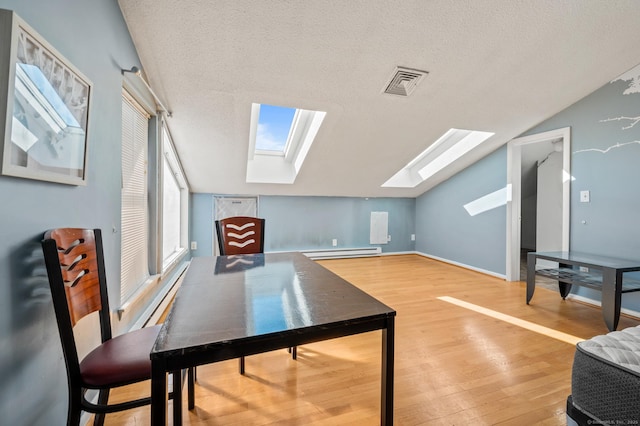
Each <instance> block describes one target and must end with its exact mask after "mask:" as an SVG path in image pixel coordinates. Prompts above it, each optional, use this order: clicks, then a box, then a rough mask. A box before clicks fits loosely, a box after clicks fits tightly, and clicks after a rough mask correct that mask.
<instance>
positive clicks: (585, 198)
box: [580, 191, 591, 203]
mask: <svg viewBox="0 0 640 426" xmlns="http://www.w3.org/2000/svg"><path fill="white" fill-rule="evenodd" d="M589 201H591V194H589V191H580V202H581V203H588V202H589Z"/></svg>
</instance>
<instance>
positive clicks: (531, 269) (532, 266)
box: [527, 252, 536, 305]
mask: <svg viewBox="0 0 640 426" xmlns="http://www.w3.org/2000/svg"><path fill="white" fill-rule="evenodd" d="M535 290H536V255H535V253H533V252H532V253H527V305H528V304H529V302H530V301H531V298H532V297H533V292H534V291H535Z"/></svg>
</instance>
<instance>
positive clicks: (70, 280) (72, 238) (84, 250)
mask: <svg viewBox="0 0 640 426" xmlns="http://www.w3.org/2000/svg"><path fill="white" fill-rule="evenodd" d="M45 239H53V240H55V242H56V247H57V250H58V259H59V262H60V272H61V275H62V280H63V282H64V286H65V293H66V295H67V305H68V309H69V315H70V317H71V323H72V325H75V324H77V323H78V321H80V320H81V319H82V318H83V317H84V316H86V315H88V314H90V313H92V312H95V311H99V310H100V309H101V308H102V299H101V296H100V276H99V272H98V262H97V249H96V240H95V237H94V232H93V231H92V230H88V229H78V228H60V229H54V230H51V231H48V232H47V233H46V234H45Z"/></svg>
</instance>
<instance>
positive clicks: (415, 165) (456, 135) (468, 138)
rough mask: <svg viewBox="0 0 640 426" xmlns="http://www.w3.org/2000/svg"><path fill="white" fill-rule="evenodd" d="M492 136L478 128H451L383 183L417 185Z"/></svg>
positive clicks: (388, 184)
mask: <svg viewBox="0 0 640 426" xmlns="http://www.w3.org/2000/svg"><path fill="white" fill-rule="evenodd" d="M493 135H494V133H491V132H480V131H477V130H461V129H449V130H448V131H447V132H446V133H445V134H444V135H442V136H440V138H439V139H438V140H437V141H435V142H434V143H433V144H431V145H430V146H429V147H428V148H427V149H425V150H424V151H422V153H421V154H420V155H418V156H417V157H416V158H414V159H413V160H411V161H410V162H409V164H407V165H406V166H404V167H403V168H402V169H400V171H398V173H396V174H395V175H393V176H392V177H391V179H389V180H388V181H386V182H385V183H383V184H382V186H383V187H390V188H414V187H416V186H417V185H419V184H420V183H422V182H424V181H425V180H427V179H429V178H430V177H431V176H433V175H435V174H436V173H438V172H439V171H440V170H442V169H444V168H445V167H447V166H448V165H449V164H451V163H453V162H454V161H456V160H457V159H458V158H460V157H462V156H463V155H465V154H466V153H468V152H469V151H471V150H472V149H474V148H475V147H477V146H478V145H480V144H481V143H482V142H484V141H485V140H487V139H489V138H490V137H491V136H493Z"/></svg>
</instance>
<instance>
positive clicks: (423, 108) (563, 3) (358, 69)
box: [119, 0, 640, 197]
mask: <svg viewBox="0 0 640 426" xmlns="http://www.w3.org/2000/svg"><path fill="white" fill-rule="evenodd" d="M119 4H120V7H121V9H122V12H123V16H124V18H125V20H126V22H127V25H128V27H129V30H130V32H131V36H132V39H133V42H134V44H135V46H136V48H137V50H138V54H139V57H140V61H141V64H131V66H133V65H136V66H140V67H141V68H142V69H143V71H144V75H145V77H146V79H147V80H148V82H149V84H150V85H151V87H152V88H153V90H154V92H155V93H156V94H157V96H158V97H159V98H160V99H161V100H162V102H163V103H164V104H165V105H166V106H167V108H168V109H169V110H171V111H172V117H170V118H168V125H169V129H170V132H171V134H172V136H173V139H174V142H175V145H176V149H177V151H178V154H179V156H180V159H181V161H182V164H183V166H184V169H185V171H186V174H187V179H188V180H189V183H190V186H191V190H192V191H193V192H209V193H225V194H282V195H329V196H362V197H383V196H390V197H404V196H409V197H413V196H417V195H420V194H421V193H423V192H424V191H426V190H428V189H430V188H432V187H433V186H435V185H437V184H438V183H440V182H442V181H444V180H446V179H447V178H449V177H451V176H452V175H453V174H455V173H457V172H458V171H460V170H462V169H463V168H465V167H467V166H468V165H470V164H472V163H473V162H475V161H477V160H478V159H480V158H482V157H483V156H485V155H487V154H489V153H491V152H493V151H494V150H495V149H497V148H498V147H500V146H501V145H503V144H505V143H506V142H508V141H509V140H510V139H512V138H514V137H516V136H518V135H520V134H521V133H523V132H524V131H526V130H528V129H530V128H531V127H533V126H535V125H536V124H538V123H540V122H541V121H543V120H545V119H547V118H549V117H551V116H553V115H554V114H556V113H557V112H559V111H561V110H562V109H564V108H566V107H568V106H569V105H571V104H572V103H574V102H576V101H578V100H579V99H581V98H582V97H584V96H586V95H588V94H589V93H591V92H593V91H594V90H596V89H598V88H599V87H601V86H603V85H604V84H606V83H607V82H609V81H610V80H612V79H614V78H615V77H617V76H618V75H620V74H622V73H623V72H625V71H627V70H628V69H630V68H631V67H633V66H635V65H637V64H638V63H640V49H638V46H640V30H639V29H638V17H639V16H640V2H638V1H635V0H630V1H614V0H608V1H604V0H602V1H600V0H536V1H532V0H526V1H525V0H522V1H517V0H482V1H477V0H402V1H389V0H349V1H344V0H287V1H285V0H281V1H278V0H273V1H264V0H245V1H235V0H227V1H209V0H191V1H184V0H119ZM397 66H404V67H410V68H417V69H421V70H426V71H428V72H429V74H428V75H427V76H426V77H424V78H423V79H422V81H421V82H420V83H419V85H418V86H417V87H416V89H415V91H414V92H413V94H412V95H411V96H409V97H400V96H396V95H389V94H383V93H382V92H383V89H384V88H385V86H386V84H387V83H388V81H389V79H390V78H391V76H392V74H393V72H394V71H395V69H396V67H397ZM252 103H263V104H272V105H284V106H290V107H296V108H304V109H311V110H320V111H326V112H327V115H326V118H325V119H324V122H323V124H322V126H321V128H320V131H319V132H318V134H317V137H316V140H315V142H314V144H313V146H312V147H311V149H310V151H309V153H308V155H307V157H306V160H305V162H304V164H303V166H302V168H301V170H300V173H299V174H298V176H297V178H296V180H295V182H294V183H293V184H290V185H285V184H256V183H251V184H250V183H247V182H246V170H247V154H248V146H249V123H250V116H251V104H252ZM450 128H458V129H469V130H480V131H488V132H494V133H495V135H494V136H493V137H491V138H490V139H488V140H487V141H485V142H483V143H482V144H481V145H480V146H479V147H478V148H476V149H475V150H474V151H472V152H470V153H469V154H466V155H465V156H463V157H462V158H461V159H460V160H459V161H457V162H456V163H455V164H453V165H451V166H448V167H447V168H445V169H444V170H443V171H441V172H439V173H437V174H436V175H435V176H433V177H432V178H430V179H428V180H427V181H425V182H423V183H422V184H419V185H418V186H416V187H414V188H383V187H381V185H382V184H383V183H384V182H385V181H387V180H388V179H389V178H390V177H391V176H393V175H394V174H395V173H396V172H397V171H398V170H400V169H401V168H402V167H404V166H405V165H407V163H408V162H409V161H411V160H412V159H413V158H414V157H415V156H416V155H418V154H420V153H421V152H422V151H424V150H425V148H427V147H428V146H429V145H430V144H431V143H433V142H434V141H436V140H437V139H438V138H439V137H440V136H441V135H442V134H444V133H445V132H446V131H447V130H449V129H450Z"/></svg>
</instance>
